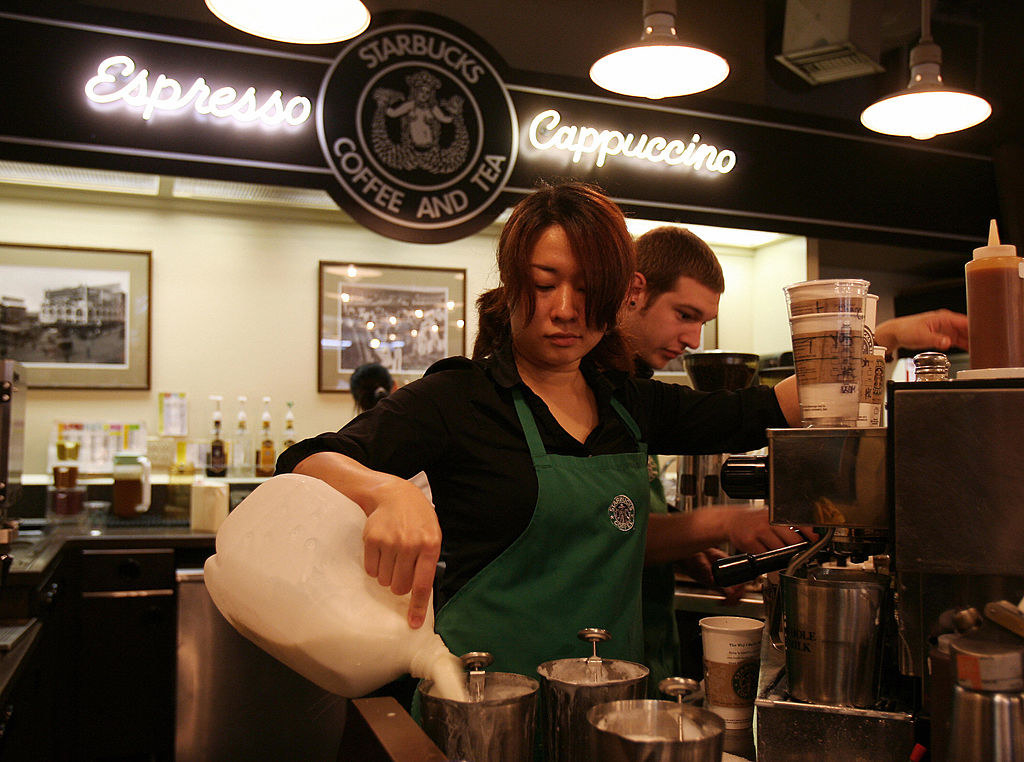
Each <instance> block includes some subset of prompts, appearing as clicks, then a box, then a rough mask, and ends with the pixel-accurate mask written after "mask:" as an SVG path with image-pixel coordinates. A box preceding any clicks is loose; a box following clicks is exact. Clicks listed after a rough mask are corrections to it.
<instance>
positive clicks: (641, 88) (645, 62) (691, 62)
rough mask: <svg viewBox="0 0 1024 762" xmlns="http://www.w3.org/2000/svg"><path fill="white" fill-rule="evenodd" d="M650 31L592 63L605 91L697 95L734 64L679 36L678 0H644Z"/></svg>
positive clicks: (593, 76) (592, 71)
mask: <svg viewBox="0 0 1024 762" xmlns="http://www.w3.org/2000/svg"><path fill="white" fill-rule="evenodd" d="M643 11H644V31H643V33H642V34H641V35H640V41H639V42H638V43H636V44H635V45H630V46H628V47H625V48H620V49H619V50H616V51H613V52H611V53H609V54H608V55H606V56H604V57H603V58H599V59H598V60H597V61H596V62H594V65H593V66H591V67H590V78H591V79H592V80H594V82H595V83H596V84H597V85H600V86H601V87H603V88H604V89H605V90H611V91H612V92H613V93H621V94H622V95H637V96H640V97H642V98H671V97H673V96H677V95H691V94H692V93H699V92H701V91H702V90H708V89H709V88H712V87H714V86H715V85H717V84H719V83H720V82H721V81H722V80H724V79H725V78H726V77H727V76H729V63H728V62H727V61H726V60H725V59H724V58H722V57H721V56H720V55H717V54H715V53H712V52H711V51H710V50H704V49H702V48H696V47H693V46H691V45H686V44H684V43H683V42H681V41H680V40H679V38H678V37H677V36H676V3H675V0H644V5H643Z"/></svg>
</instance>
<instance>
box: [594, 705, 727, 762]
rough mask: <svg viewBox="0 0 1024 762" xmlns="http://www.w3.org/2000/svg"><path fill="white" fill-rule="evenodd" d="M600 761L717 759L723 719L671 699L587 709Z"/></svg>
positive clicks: (692, 761)
mask: <svg viewBox="0 0 1024 762" xmlns="http://www.w3.org/2000/svg"><path fill="white" fill-rule="evenodd" d="M587 722H588V724H589V726H590V727H591V728H592V734H593V735H592V741H591V743H592V746H591V752H590V756H588V757H587V759H590V760H600V762H719V761H720V760H721V759H722V749H723V744H724V739H725V720H723V719H722V718H721V717H719V716H718V715H716V714H714V713H712V712H709V711H708V710H706V709H700V708H698V707H695V706H687V705H685V704H677V703H673V702H671V701H652V700H644V701H638V700H630V701H611V702H608V703H605V704H599V705H598V706H594V707H592V708H591V709H590V710H589V711H588V712H587Z"/></svg>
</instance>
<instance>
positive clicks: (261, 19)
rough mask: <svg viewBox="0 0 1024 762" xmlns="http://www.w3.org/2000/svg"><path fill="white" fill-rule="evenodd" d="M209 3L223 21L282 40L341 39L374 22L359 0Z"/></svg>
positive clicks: (221, 0)
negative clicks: (371, 21)
mask: <svg viewBox="0 0 1024 762" xmlns="http://www.w3.org/2000/svg"><path fill="white" fill-rule="evenodd" d="M206 5H207V7H208V8H209V9H210V10H211V11H213V13H214V15H215V16H217V18H219V19H220V20H221V21H223V22H225V23H227V24H230V25H231V26H233V27H237V28H238V29H241V30H242V31H243V32H248V33H249V34H254V35H256V36H257V37H266V38H267V39H269V40H278V41H279V42H298V43H305V44H319V43H327V42H338V41H340V40H347V39H349V38H350V37H355V36H356V35H357V34H361V33H362V32H363V30H365V29H366V27H368V26H369V25H370V12H369V11H368V10H367V9H366V6H365V5H363V4H362V3H361V2H359V0H206Z"/></svg>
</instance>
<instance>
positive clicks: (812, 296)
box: [782, 278, 871, 319]
mask: <svg viewBox="0 0 1024 762" xmlns="http://www.w3.org/2000/svg"><path fill="white" fill-rule="evenodd" d="M870 285H871V284H870V283H869V282H868V281H866V280H862V279H860V278H832V279H829V280H808V281H803V282H801V283H793V284H791V285H789V286H785V287H783V289H782V290H783V291H785V292H786V304H787V306H788V307H789V316H790V317H797V316H799V315H814V314H816V313H821V312H848V313H852V314H855V315H859V316H860V317H861V318H862V319H863V317H864V309H865V303H864V302H865V297H866V296H867V293H868V288H869V286H870Z"/></svg>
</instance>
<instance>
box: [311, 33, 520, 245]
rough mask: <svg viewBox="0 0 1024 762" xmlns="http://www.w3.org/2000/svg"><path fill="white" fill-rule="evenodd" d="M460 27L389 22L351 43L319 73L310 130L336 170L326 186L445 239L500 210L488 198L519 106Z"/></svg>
mask: <svg viewBox="0 0 1024 762" xmlns="http://www.w3.org/2000/svg"><path fill="white" fill-rule="evenodd" d="M417 18H422V16H420V15H418V16H417ZM450 25H451V22H447V21H446V22H444V27H448V26H450ZM466 36H469V33H468V32H464V31H463V32H462V33H461V34H457V33H456V32H455V31H451V30H449V29H447V28H441V24H440V22H439V24H438V26H434V25H432V24H427V23H418V24H387V22H386V21H385V23H384V25H383V26H381V27H379V28H376V29H371V30H370V31H368V32H366V33H365V34H363V35H362V36H360V37H359V38H357V39H356V40H355V41H354V42H353V43H351V44H350V45H348V46H347V47H346V48H345V49H344V50H343V51H342V52H341V54H340V55H339V56H338V58H337V59H336V60H335V61H334V63H333V64H332V65H331V67H330V68H329V69H328V72H327V75H326V76H325V78H324V81H323V84H322V86H321V89H320V95H319V98H318V103H317V130H318V136H319V139H320V147H321V149H322V150H323V152H324V155H325V157H326V158H327V163H328V166H329V167H330V169H331V172H332V173H333V174H334V177H335V179H336V180H337V186H338V187H337V188H336V189H332V195H333V196H334V197H335V200H336V201H337V202H338V203H339V204H340V205H341V206H342V207H343V208H344V209H345V210H346V211H348V212H349V213H350V214H352V215H353V216H354V217H355V218H356V219H357V220H359V221H360V222H361V223H362V224H364V225H366V226H367V227H369V228H371V229H373V230H375V231H377V232H379V233H381V234H383V235H387V236H390V237H392V238H398V239H401V240H407V241H416V242H423V243H440V242H445V241H451V240H455V239H457V238H462V237H464V236H466V235H468V234H470V233H472V232H475V230H479V229H480V228H483V227H484V226H486V225H487V224H489V223H490V222H491V221H493V219H494V218H495V217H496V216H497V215H498V213H500V211H501V209H498V208H496V207H497V204H496V203H495V202H496V200H497V198H498V196H499V195H500V194H501V192H502V190H503V189H504V186H505V182H506V181H507V179H508V177H509V174H510V173H511V171H512V167H513V165H514V164H515V153H516V146H517V144H518V138H517V122H516V117H515V111H514V109H513V107H512V101H511V99H510V98H509V95H508V92H507V90H506V89H505V85H504V83H503V82H502V80H501V77H500V76H499V74H498V72H497V69H496V67H495V66H494V65H493V64H492V63H491V61H490V60H489V58H488V54H487V53H485V52H484V50H483V48H484V45H483V43H479V42H478V43H475V44H474V43H470V42H467V41H466V40H465V39H464V37H466ZM490 56H491V57H492V58H494V57H495V56H494V54H490Z"/></svg>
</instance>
